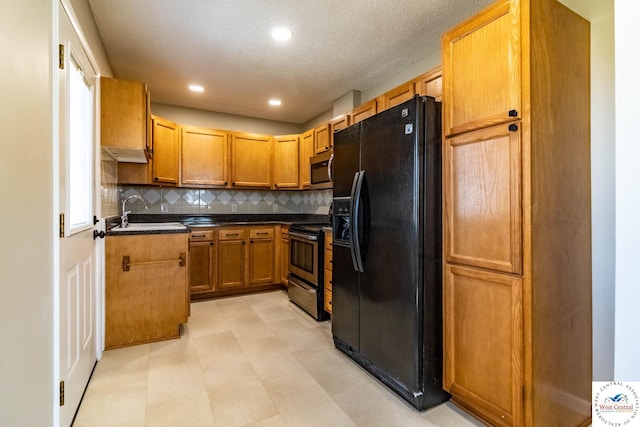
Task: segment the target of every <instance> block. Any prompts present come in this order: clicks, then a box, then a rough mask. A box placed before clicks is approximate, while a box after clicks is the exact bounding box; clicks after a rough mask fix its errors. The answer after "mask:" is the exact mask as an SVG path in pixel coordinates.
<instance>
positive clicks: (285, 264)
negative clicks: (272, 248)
mask: <svg viewBox="0 0 640 427" xmlns="http://www.w3.org/2000/svg"><path fill="white" fill-rule="evenodd" d="M288 274H289V226H288V225H283V226H282V228H281V229H280V283H281V284H282V285H284V286H289V281H288V278H287V275H288Z"/></svg>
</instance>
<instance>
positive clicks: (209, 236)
mask: <svg viewBox="0 0 640 427" xmlns="http://www.w3.org/2000/svg"><path fill="white" fill-rule="evenodd" d="M207 240H213V230H206V231H192V232H191V235H190V236H189V241H191V242H204V241H207Z"/></svg>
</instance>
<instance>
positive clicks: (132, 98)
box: [100, 77, 149, 163]
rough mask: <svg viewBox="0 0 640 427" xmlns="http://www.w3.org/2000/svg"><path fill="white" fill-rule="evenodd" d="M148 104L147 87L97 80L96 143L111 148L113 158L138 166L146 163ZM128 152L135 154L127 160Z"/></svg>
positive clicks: (105, 78) (139, 84)
mask: <svg viewBox="0 0 640 427" xmlns="http://www.w3.org/2000/svg"><path fill="white" fill-rule="evenodd" d="M148 102H149V99H148V91H147V85H145V84H143V83H137V82H130V81H126V80H120V79H112V78H108V77H101V78H100V144H101V145H102V146H103V147H107V148H108V149H114V150H115V151H114V152H115V157H116V158H118V160H120V161H136V159H138V160H139V162H141V163H145V162H146V159H145V156H144V150H147V148H148V144H149V142H148V135H147V130H148V122H149V109H148V107H149V103H148ZM131 151H133V152H134V153H136V152H137V155H134V157H133V158H131V157H129V158H127V157H126V156H128V155H129V153H130V152H131ZM122 156H125V157H122ZM140 158H141V160H140Z"/></svg>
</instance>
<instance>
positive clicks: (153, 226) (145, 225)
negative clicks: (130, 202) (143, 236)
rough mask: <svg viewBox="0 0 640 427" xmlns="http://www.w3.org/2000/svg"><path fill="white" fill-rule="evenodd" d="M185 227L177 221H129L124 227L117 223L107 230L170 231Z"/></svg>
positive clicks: (184, 228)
mask: <svg viewBox="0 0 640 427" xmlns="http://www.w3.org/2000/svg"><path fill="white" fill-rule="evenodd" d="M186 229H187V227H185V226H184V225H182V224H181V223H179V222H130V223H129V225H128V226H126V227H122V226H121V225H119V226H117V227H114V228H112V229H111V230H109V231H110V232H115V233H117V232H124V231H170V230H186Z"/></svg>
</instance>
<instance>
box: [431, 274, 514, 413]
mask: <svg viewBox="0 0 640 427" xmlns="http://www.w3.org/2000/svg"><path fill="white" fill-rule="evenodd" d="M522 322H523V321H522V280H521V279H520V278H517V277H513V276H509V275H504V274H496V273H490V272H486V271H482V270H476V269H471V268H463V267H455V266H450V265H448V266H446V267H445V277H444V356H445V363H444V384H443V386H444V389H445V390H447V391H448V392H450V393H451V394H452V395H453V396H454V397H458V398H459V399H461V400H462V401H464V403H465V405H469V406H471V407H472V408H473V409H474V410H475V411H477V412H478V413H480V414H482V415H483V417H484V418H486V419H487V420H491V421H492V423H493V424H494V425H521V417H522V393H523V391H522V389H523V383H522V375H523V372H522V369H523V367H522V365H523V350H522V349H523V329H522V328H523V323H522Z"/></svg>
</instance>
